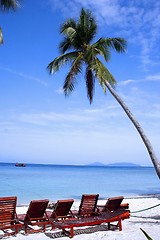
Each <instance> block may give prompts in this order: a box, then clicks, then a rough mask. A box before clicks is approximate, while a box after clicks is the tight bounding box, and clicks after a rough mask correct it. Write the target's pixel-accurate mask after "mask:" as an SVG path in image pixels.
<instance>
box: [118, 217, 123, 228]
mask: <svg viewBox="0 0 160 240" xmlns="http://www.w3.org/2000/svg"><path fill="white" fill-rule="evenodd" d="M118 225H119V231H122V219H119V221H118Z"/></svg>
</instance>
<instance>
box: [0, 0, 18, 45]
mask: <svg viewBox="0 0 160 240" xmlns="http://www.w3.org/2000/svg"><path fill="white" fill-rule="evenodd" d="M19 5H20V4H19V2H18V1H16V0H0V11H2V12H4V11H9V10H10V9H11V10H16V9H17V8H18V7H19ZM0 44H3V35H2V28H1V27H0Z"/></svg>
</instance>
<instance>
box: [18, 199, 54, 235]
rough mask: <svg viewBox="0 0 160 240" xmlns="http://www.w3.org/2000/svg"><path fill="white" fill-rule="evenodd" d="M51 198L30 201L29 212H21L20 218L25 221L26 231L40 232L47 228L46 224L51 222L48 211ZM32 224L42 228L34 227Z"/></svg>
mask: <svg viewBox="0 0 160 240" xmlns="http://www.w3.org/2000/svg"><path fill="white" fill-rule="evenodd" d="M48 203H49V200H48V199H44V200H33V201H31V202H30V204H29V207H28V210H27V213H26V214H19V215H18V218H19V220H20V221H22V222H24V225H25V233H29V232H39V231H41V230H42V231H44V232H45V230H46V225H48V224H50V221H49V218H48V216H47V213H46V208H47V206H48ZM32 226H41V227H42V228H41V229H38V230H36V229H34V228H33V227H32Z"/></svg>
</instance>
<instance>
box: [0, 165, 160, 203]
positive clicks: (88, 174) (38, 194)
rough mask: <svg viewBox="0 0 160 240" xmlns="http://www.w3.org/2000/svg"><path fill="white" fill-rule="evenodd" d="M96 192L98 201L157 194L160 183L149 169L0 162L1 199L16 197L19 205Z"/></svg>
mask: <svg viewBox="0 0 160 240" xmlns="http://www.w3.org/2000/svg"><path fill="white" fill-rule="evenodd" d="M84 193H86V194H89V193H95V194H96V193H99V194H100V198H102V199H107V198H108V197H112V196H118V195H123V196H125V197H128V196H134V195H146V194H160V180H159V178H158V177H157V175H156V173H155V170H154V168H152V167H105V166H100V167H97V166H64V165H40V164H27V166H26V167H15V166H14V164H2V163H0V197H3V196H17V197H18V204H28V203H29V202H30V201H31V200H33V199H43V198H47V199H49V200H50V201H56V200H58V199H65V198H74V199H75V200H78V199H80V198H81V195H82V194H84Z"/></svg>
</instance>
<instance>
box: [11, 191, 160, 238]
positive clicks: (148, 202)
mask: <svg viewBox="0 0 160 240" xmlns="http://www.w3.org/2000/svg"><path fill="white" fill-rule="evenodd" d="M123 202H128V203H129V206H130V211H131V217H130V218H129V219H126V220H124V221H123V223H122V227H123V230H122V231H119V230H117V229H116V230H106V231H100V230H99V231H97V229H98V227H97V228H96V231H95V232H93V233H87V234H86V233H84V234H80V235H75V236H74V238H73V239H74V240H82V239H83V240H92V239H93V240H101V239H106V240H147V239H146V237H145V236H144V234H143V233H142V232H141V230H140V228H142V229H144V230H145V231H146V232H147V233H148V234H149V235H150V236H151V237H152V238H153V240H160V206H157V207H155V208H151V209H148V210H146V211H141V210H143V209H146V208H150V207H152V206H155V205H158V204H160V195H159V196H152V197H149V196H146V197H137V198H135V197H134V198H127V199H125V200H124V201H123ZM104 203H105V201H99V204H104ZM78 206H79V202H75V204H74V206H73V208H75V209H77V208H78ZM26 209H27V207H17V213H25V212H26ZM135 211H140V212H135ZM134 212H135V213H134ZM90 228H91V227H90ZM55 232H58V234H59V233H60V232H61V231H60V230H56V231H51V230H50V229H47V231H46V233H55ZM86 232H87V230H86ZM9 239H10V240H16V239H17V240H49V239H51V238H50V237H48V236H47V235H46V234H45V233H35V234H29V235H27V236H25V235H24V234H23V232H21V233H19V234H18V235H17V236H16V237H15V236H14V237H9ZM56 239H57V240H60V239H61V240H62V239H63V240H68V239H69V238H68V237H59V238H56Z"/></svg>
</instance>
